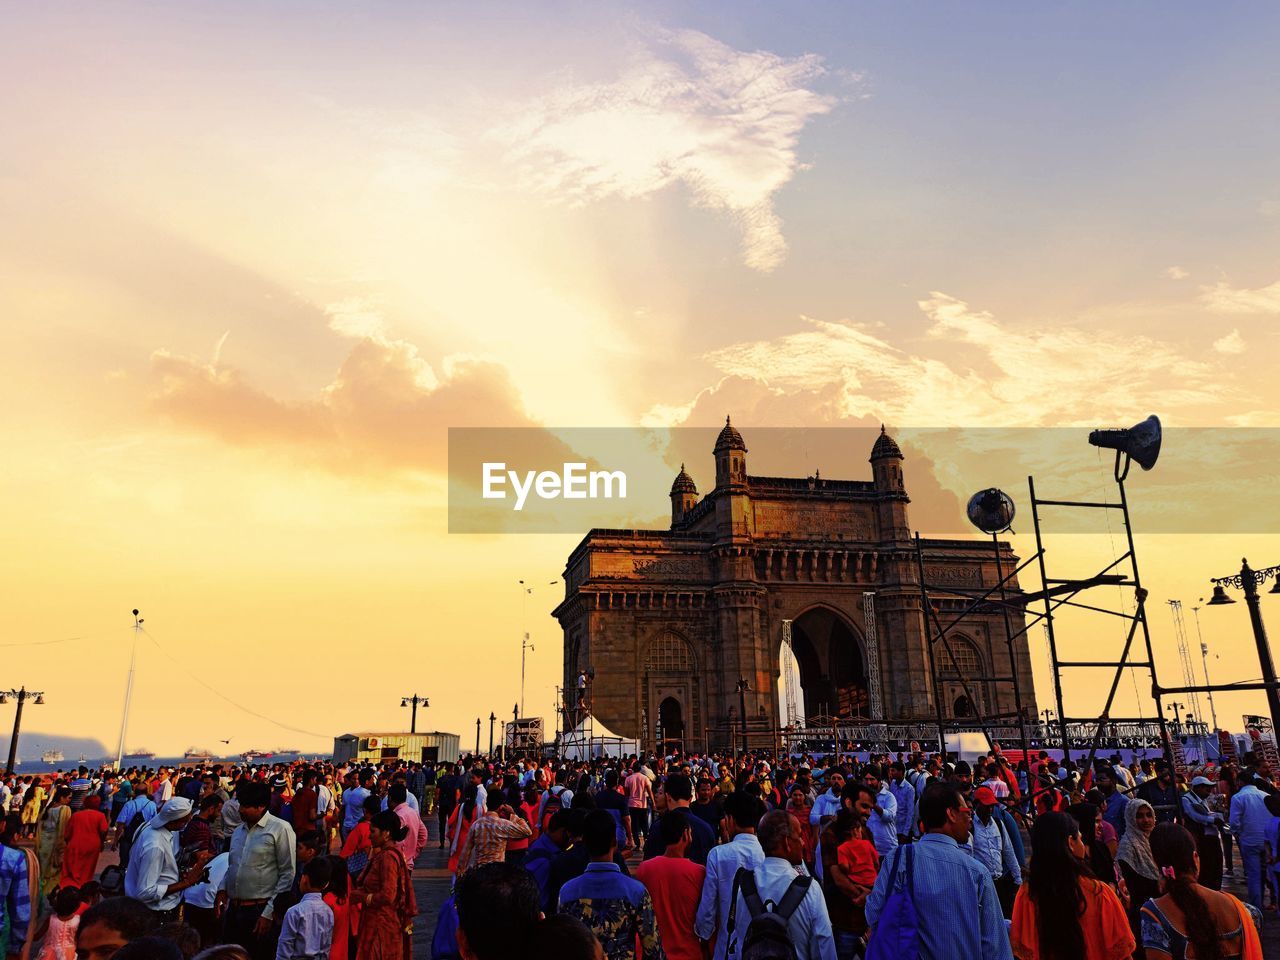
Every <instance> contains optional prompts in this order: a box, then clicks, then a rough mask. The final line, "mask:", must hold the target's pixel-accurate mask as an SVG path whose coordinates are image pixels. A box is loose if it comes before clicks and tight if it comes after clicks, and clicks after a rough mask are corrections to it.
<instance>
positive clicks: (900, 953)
mask: <svg viewBox="0 0 1280 960" xmlns="http://www.w3.org/2000/svg"><path fill="white" fill-rule="evenodd" d="M912 852H913V848H912V847H910V846H906V847H898V849H897V850H895V851H894V853H893V860H892V861H891V863H890V866H889V876H890V877H891V878H892V879H891V880H889V881H888V882H889V885H890V886H889V893H888V895H887V896H886V897H885V898H884V907H883V908H881V910H880V920H879V922H878V923H877V924H876V929H875V933H874V934H872V936H871V939H870V940H869V941H868V943H867V952H866V954H865V958H866V960H908V958H911V960H914V958H915V957H918V956H920V934H919V931H918V930H917V917H916V893H915V888H916V884H915V877H914V871H913V870H912V863H913V857H912ZM904 856H905V857H906V860H907V863H906V870H905V871H904V873H905V878H904V877H903V876H900V875H899V873H898V862H899V861H900V860H902V858H903V857H904Z"/></svg>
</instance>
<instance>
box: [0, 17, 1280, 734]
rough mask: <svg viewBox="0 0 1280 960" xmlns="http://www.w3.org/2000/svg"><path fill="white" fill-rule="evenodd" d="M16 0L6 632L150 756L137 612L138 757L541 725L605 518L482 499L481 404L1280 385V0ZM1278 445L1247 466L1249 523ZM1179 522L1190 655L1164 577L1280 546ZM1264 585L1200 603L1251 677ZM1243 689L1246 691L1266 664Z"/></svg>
mask: <svg viewBox="0 0 1280 960" xmlns="http://www.w3.org/2000/svg"><path fill="white" fill-rule="evenodd" d="M6 19H7V25H6V29H5V31H4V33H3V36H2V37H0V90H2V91H3V94H0V97H2V98H3V103H4V106H5V115H6V122H5V123H4V125H3V127H0V311H2V315H3V317H4V322H3V324H0V402H2V403H3V404H4V406H5V408H6V410H7V412H8V415H7V416H5V417H3V418H0V442H3V445H4V449H5V457H4V459H3V460H2V461H0V478H3V492H4V497H3V506H0V511H2V515H3V522H2V523H0V544H3V550H2V551H0V572H2V573H3V575H4V578H5V580H6V584H7V587H8V589H7V591H6V594H7V599H8V602H7V617H6V628H7V629H6V630H5V631H4V636H3V637H2V638H0V650H3V654H4V659H3V662H4V664H5V667H6V668H7V669H6V670H5V679H4V683H5V684H6V685H13V686H21V685H24V684H25V685H26V686H27V687H29V688H31V689H41V690H43V691H45V694H46V700H47V703H46V704H45V705H44V706H41V707H39V708H35V707H31V710H32V711H35V710H37V709H38V710H39V711H40V712H39V713H34V712H33V713H31V714H28V715H27V717H26V718H24V726H25V728H26V729H27V730H29V731H32V732H31V733H30V734H29V736H31V737H32V738H34V739H35V740H37V741H38V738H39V734H40V732H42V731H43V732H46V733H59V734H69V735H70V734H75V735H80V736H84V735H92V736H96V737H98V738H99V739H100V740H102V742H103V743H105V744H107V745H109V746H111V747H114V745H115V743H116V739H117V737H118V735H119V723H120V714H121V706H122V700H123V691H124V682H125V673H126V670H127V667H128V659H129V651H130V644H131V643H132V639H133V636H134V634H133V631H132V624H133V618H132V616H131V615H130V613H129V611H130V610H131V609H132V608H134V607H138V608H140V609H141V610H142V615H143V617H144V618H145V620H146V623H145V625H144V626H145V630H146V632H145V633H144V634H140V635H139V667H138V680H137V687H136V690H135V696H134V703H133V710H132V715H131V721H130V728H129V736H128V738H127V739H128V741H129V742H128V746H130V747H135V746H139V747H141V746H145V747H149V748H150V749H153V750H156V751H157V752H166V751H171V750H181V749H183V748H185V747H187V746H192V745H195V746H214V745H215V744H216V742H217V741H218V740H224V739H229V740H231V741H232V744H231V746H232V747H233V748H234V749H237V750H239V749H248V748H251V747H253V748H258V749H271V748H273V747H278V746H293V747H300V748H303V749H309V750H317V749H320V748H323V747H325V746H326V745H327V744H329V743H330V742H331V740H330V738H331V737H332V736H334V735H336V734H340V733H343V732H346V731H348V730H357V729H381V728H396V727H398V726H401V725H403V724H404V723H405V722H406V716H405V714H406V713H407V711H404V710H402V709H401V708H400V707H399V703H400V698H401V697H402V696H404V695H407V694H412V693H415V692H416V693H420V694H425V695H429V696H430V698H431V706H430V708H429V709H428V710H427V711H426V713H425V716H423V715H420V720H419V725H420V726H426V727H431V728H438V729H444V730H451V731H454V732H461V733H462V734H463V735H464V737H463V739H464V743H465V742H467V741H468V738H469V736H471V735H473V731H474V723H475V717H476V716H477V715H487V714H488V713H489V712H490V711H491V710H492V711H494V712H496V714H497V715H498V716H499V717H507V716H510V712H511V707H512V704H513V703H514V702H515V701H516V700H517V699H518V698H519V670H520V657H519V653H520V637H521V634H522V633H523V632H524V631H525V630H528V631H529V632H530V633H531V635H532V639H533V642H534V647H535V649H534V651H533V652H532V653H530V654H529V660H528V680H527V683H526V692H525V698H526V701H527V703H528V708H527V709H526V712H527V713H535V712H538V711H541V712H542V713H543V714H545V715H549V714H550V709H551V705H552V702H553V699H554V696H555V694H554V685H555V683H556V682H557V678H558V677H559V672H560V667H559V664H560V655H561V645H560V638H559V634H558V629H557V628H556V625H555V623H554V621H553V620H552V619H551V618H550V617H549V615H548V614H549V611H550V610H551V608H552V607H553V606H554V605H555V603H556V602H557V601H558V599H559V598H560V596H561V595H562V593H561V591H562V590H563V587H562V586H560V585H553V584H552V583H551V581H554V580H557V579H559V578H560V576H561V574H562V572H563V563H564V559H565V557H566V556H567V554H568V552H569V550H570V549H572V547H573V545H574V544H575V543H576V542H577V540H578V538H579V536H580V534H581V532H582V531H577V532H576V533H574V532H570V533H564V534H546V535H505V536H500V535H492V536H487V535H460V534H452V535H451V534H449V533H448V529H447V517H446V512H447V482H446V475H445V469H446V457H447V431H448V428H450V427H461V426H499V427H528V426H548V427H553V428H570V427H634V426H700V427H705V426H711V425H714V424H716V423H719V422H722V420H723V417H724V416H725V414H727V413H731V414H733V416H734V422H735V425H737V426H739V428H740V429H741V430H742V431H743V432H744V435H746V436H747V438H748V444H750V430H751V428H752V427H753V426H754V427H757V428H763V427H778V426H841V425H849V426H860V427H866V426H871V425H875V424H879V423H880V422H885V423H887V424H889V425H890V427H891V429H894V430H911V429H923V428H931V427H962V428H964V427H1030V428H1041V427H1079V428H1081V431H1082V435H1083V432H1084V429H1085V428H1088V427H1093V426H1101V425H1110V426H1123V425H1128V424H1130V423H1133V422H1135V421H1137V420H1140V419H1142V418H1143V417H1145V416H1146V415H1147V414H1149V413H1158V414H1159V415H1160V416H1161V417H1162V419H1163V420H1164V422H1165V423H1166V424H1167V425H1168V426H1170V427H1196V428H1210V429H1220V430H1223V431H1226V430H1229V429H1231V428H1240V427H1256V428H1267V427H1272V426H1276V425H1277V424H1276V421H1277V420H1280V384H1277V382H1276V378H1275V376H1274V373H1273V371H1274V359H1273V357H1274V355H1275V350H1276V345H1277V344H1276V330H1277V328H1276V320H1277V317H1278V316H1280V257H1278V256H1277V252H1278V250H1280V173H1277V166H1276V163H1275V157H1276V156H1277V153H1278V152H1280V150H1278V148H1280V127H1277V125H1276V124H1275V123H1274V119H1273V118H1274V115H1275V112H1276V103H1275V98H1276V90H1277V89H1278V88H1280V86H1278V83H1277V81H1278V80H1280V62H1278V61H1277V59H1276V58H1275V56H1274V44H1273V42H1272V38H1273V37H1274V36H1275V28H1276V26H1277V23H1276V20H1277V19H1280V12H1278V11H1275V10H1272V9H1269V8H1257V7H1254V8H1248V7H1246V6H1244V5H1239V6H1227V7H1217V8H1214V9H1209V8H1205V7H1203V6H1201V5H1196V4H1190V3H1175V4H1166V5H1162V6H1161V7H1160V8H1159V10H1158V11H1157V10H1155V9H1154V8H1153V7H1150V6H1142V5H1136V6H1131V7H1124V8H1116V7H1115V6H1114V5H1111V4H1072V5H1062V4H1037V5H1029V6H1024V7H1020V8H1017V9H1013V8H1011V7H1009V6H1008V5H1004V4H995V3H984V4H968V5H965V6H964V7H946V8H943V7H938V6H936V5H926V4H894V5H883V4H800V5H793V6H790V7H788V9H787V11H786V14H785V16H784V15H782V14H781V13H780V11H779V8H778V7H777V5H776V4H766V3H733V4H728V3H711V4H702V5H698V6H697V7H696V8H692V7H690V6H689V5H685V4H674V3H657V4H650V5H643V4H630V5H624V4H613V3H600V4H591V5H582V4H570V3H566V4H557V3H546V4H513V3H508V4H500V3H495V4H484V5H475V4H463V3H456V4H448V3H432V4H420V3H415V4H407V3H369V4H361V5H358V6H357V5H339V4H301V3H283V2H272V3H254V4H250V3H242V2H227V3H222V4H218V5H217V6H216V7H210V6H208V5H196V4H181V3H179V4H170V5H167V6H165V7H164V8H158V7H155V6H154V5H143V4H130V3H121V4H111V5H105V6H103V5H100V6H96V7H93V8H84V7H83V6H72V5H62V4H41V5H28V6H26V7H23V8H21V9H16V10H13V11H11V12H10V13H9V14H8V16H7V18H6ZM1082 444H1083V440H1082ZM1095 453H1096V452H1095V451H1092V450H1083V451H1082V470H1087V471H1089V472H1090V476H1092V475H1094V474H1096V475H1097V478H1098V479H1097V482H1098V483H1099V484H1105V481H1106V474H1107V471H1108V469H1109V467H1108V465H1107V464H1106V463H1105V462H1104V461H1103V460H1102V459H1100V458H1098V457H1097V456H1096V455H1095ZM1085 458H1087V459H1085ZM921 462H923V461H919V462H918V463H917V468H916V469H918V470H923V469H924V467H923V466H921V465H920V463H921ZM710 466H711V464H710V456H709V451H708V454H707V456H706V459H705V461H704V462H702V463H697V464H690V470H691V472H693V474H694V477H695V479H696V480H698V481H699V486H700V488H702V489H705V487H706V486H707V485H708V481H709V476H710V472H711V471H710ZM809 466H810V465H808V464H797V465H796V469H795V471H794V472H795V474H796V475H804V474H806V473H807V472H808V471H809ZM864 469H867V470H868V471H869V468H864ZM906 469H907V480H908V483H909V484H910V483H911V482H912V464H911V461H908V463H907V468H906ZM1207 469H1209V470H1212V469H1213V462H1212V461H1210V462H1209V463H1208V466H1207ZM866 475H869V473H868V474H866ZM1151 476H1152V477H1154V476H1155V474H1154V473H1153V474H1152V475H1151ZM855 478H856V477H855ZM1273 479H1274V475H1273V471H1264V472H1263V474H1262V475H1261V477H1259V476H1258V475H1256V474H1255V475H1253V476H1251V477H1250V478H1249V481H1248V482H1237V481H1236V478H1234V477H1232V476H1230V475H1229V473H1228V475H1227V476H1225V477H1218V478H1217V480H1218V482H1219V483H1220V484H1221V489H1222V493H1221V496H1222V497H1223V498H1225V499H1227V500H1228V501H1229V502H1232V503H1234V505H1235V511H1236V512H1237V513H1239V514H1243V515H1246V516H1247V515H1249V514H1250V513H1251V511H1254V510H1259V511H1260V510H1264V509H1267V508H1269V503H1267V501H1268V500H1269V499H1270V497H1271V496H1272V495H1273V491H1274V484H1273V483H1271V482H1270V481H1271V480H1273ZM925 482H926V481H925V480H924V479H921V481H920V483H922V484H924V483H925ZM930 482H932V481H930ZM1143 482H1144V478H1143V477H1142V476H1137V477H1135V479H1134V480H1133V481H1132V482H1131V484H1130V488H1131V490H1130V496H1131V500H1133V501H1135V503H1137V504H1142V489H1143V488H1142V484H1143ZM1153 489H1154V488H1153ZM958 492H959V491H957V493H958ZM1011 492H1013V493H1014V494H1015V497H1021V498H1022V500H1023V503H1024V504H1025V491H1018V490H1013V491H1011ZM652 499H653V513H654V514H657V515H660V514H661V513H663V512H664V511H665V509H666V489H665V487H664V488H660V489H655V490H653V491H652ZM1156 508H1157V505H1155V504H1150V503H1149V502H1148V506H1147V509H1156ZM1135 509H1137V510H1138V516H1139V517H1140V516H1141V509H1140V508H1138V507H1136V508H1135ZM1016 529H1017V530H1018V535H1017V537H1016V538H1015V548H1016V549H1018V550H1019V551H1020V552H1022V553H1023V554H1024V555H1026V554H1027V553H1028V552H1029V547H1028V540H1027V535H1028V534H1029V533H1030V528H1029V526H1025V527H1016ZM1246 530H1247V527H1246ZM922 532H924V533H925V534H928V533H929V531H928V530H924V531H922ZM1139 533H1140V536H1139V548H1138V549H1139V557H1140V561H1141V562H1142V564H1143V576H1144V579H1145V580H1146V581H1147V582H1148V585H1149V586H1150V588H1151V590H1152V600H1153V606H1154V607H1155V608H1156V609H1155V612H1154V613H1153V614H1152V617H1151V619H1152V624H1153V630H1154V631H1155V639H1156V643H1157V647H1158V652H1157V658H1158V661H1159V662H1160V664H1161V667H1162V671H1163V673H1164V674H1165V675H1166V682H1170V683H1171V682H1173V680H1174V679H1176V674H1177V671H1178V660H1177V654H1176V648H1175V647H1174V645H1173V634H1172V621H1171V617H1169V616H1168V613H1167V609H1166V602H1167V600H1169V599H1181V600H1182V602H1183V603H1184V605H1185V606H1186V608H1187V609H1188V610H1189V609H1190V607H1191V606H1193V605H1197V604H1198V598H1199V597H1201V596H1207V595H1208V592H1209V586H1208V578H1209V577H1212V576H1222V575H1225V574H1229V573H1231V572H1233V571H1234V570H1236V569H1238V565H1239V561H1240V557H1241V556H1242V555H1247V556H1248V557H1249V558H1250V560H1251V562H1253V563H1254V565H1255V566H1266V565H1269V564H1271V563H1273V562H1274V563H1280V538H1277V537H1275V536H1272V535H1269V534H1268V533H1267V532H1266V531H1265V530H1259V531H1258V532H1256V533H1251V532H1246V533H1241V532H1239V530H1237V531H1236V532H1232V533H1224V534H1221V535H1213V534H1211V533H1200V534H1197V535H1175V534H1159V535H1157V534H1147V535H1141V534H1142V531H1141V529H1139ZM1115 536H1116V531H1114V530H1111V531H1109V532H1099V533H1098V534H1096V535H1094V536H1093V537H1083V538H1079V539H1078V540H1077V539H1068V538H1064V539H1063V540H1061V541H1060V544H1061V545H1060V546H1059V547H1057V548H1055V549H1058V550H1059V551H1060V555H1061V557H1062V559H1063V563H1064V565H1066V564H1069V563H1073V562H1078V563H1079V564H1081V565H1082V566H1087V565H1088V563H1089V562H1092V559H1093V558H1094V554H1095V553H1097V552H1098V551H1101V552H1102V554H1104V555H1105V554H1109V553H1110V551H1111V550H1112V549H1113V547H1114V543H1115ZM1055 556H1057V554H1055ZM522 579H523V580H525V581H527V583H529V584H533V585H535V586H534V592H533V593H532V594H529V595H525V594H523V593H522V590H521V587H520V586H519V583H518V581H519V580H522ZM1243 608H1244V605H1243V604H1238V605H1237V606H1235V607H1229V608H1222V609H1217V608H1215V609H1213V610H1209V611H1202V612H1201V625H1202V629H1203V631H1204V636H1205V640H1206V641H1207V642H1209V643H1210V645H1211V648H1212V650H1213V651H1214V652H1213V654H1212V657H1211V660H1210V669H1211V671H1212V672H1213V679H1214V680H1227V679H1240V680H1246V679H1256V678H1257V677H1258V676H1259V668H1258V664H1257V658H1256V655H1255V654H1254V652H1253V644H1252V639H1251V635H1250V633H1249V630H1248V621H1247V616H1246V615H1245V612H1244V609H1243ZM1271 609H1280V602H1277V600H1276V599H1275V598H1265V597H1264V600H1263V610H1264V616H1267V615H1270V616H1271V617H1272V619H1274V618H1275V614H1270V613H1269V610H1271ZM1188 619H1190V618H1188ZM1278 622H1280V621H1278ZM1107 629H1110V628H1106V629H1102V630H1098V629H1097V628H1095V627H1094V626H1086V625H1081V626H1080V627H1079V641H1078V642H1079V644H1080V648H1081V649H1082V650H1092V651H1094V652H1100V651H1101V650H1102V649H1103V648H1104V647H1105V646H1106V644H1108V643H1111V644H1114V642H1115V638H1114V637H1111V636H1110V634H1108V633H1107V632H1106V631H1107ZM1032 657H1033V662H1034V664H1035V668H1036V671H1037V682H1038V687H1039V689H1040V692H1041V697H1042V699H1045V700H1046V702H1047V692H1048V688H1049V687H1048V672H1047V671H1048V668H1047V662H1046V657H1045V655H1044V652H1043V644H1042V643H1041V642H1040V641H1039V640H1038V639H1037V638H1034V637H1033V644H1032ZM1166 665H1167V666H1166ZM1097 686H1098V685H1097V683H1096V682H1092V683H1090V682H1086V681H1084V680H1072V681H1069V682H1068V697H1072V696H1075V697H1078V698H1079V701H1078V702H1081V703H1084V704H1085V705H1088V704H1089V703H1090V702H1091V698H1094V697H1095V695H1096V687H1097ZM1122 695H1124V691H1123V689H1122ZM1129 695H1130V696H1131V697H1132V691H1130V693H1129ZM1132 703H1133V701H1132V699H1131V700H1130V704H1132ZM1217 706H1218V712H1219V714H1220V715H1225V716H1227V717H1235V720H1234V721H1231V723H1232V724H1234V725H1235V726H1237V727H1238V725H1239V716H1240V714H1242V713H1245V712H1261V710H1262V707H1263V700H1262V698H1261V697H1260V696H1258V695H1245V694H1234V695H1230V696H1221V697H1218V698H1217ZM246 708H247V709H246ZM1148 709H1149V708H1148ZM6 722H7V721H5V720H3V719H2V718H0V723H6ZM1228 725H1230V724H1228ZM486 726H487V725H486ZM469 731H472V733H469ZM486 739H487V735H486Z"/></svg>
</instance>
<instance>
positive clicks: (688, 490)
mask: <svg viewBox="0 0 1280 960" xmlns="http://www.w3.org/2000/svg"><path fill="white" fill-rule="evenodd" d="M697 503H698V487H697V485H696V484H695V483H694V482H693V477H691V476H689V474H687V473H685V470H684V464H683V463H682V464H680V472H679V473H677V474H676V479H675V482H674V483H672V484H671V526H673V527H674V526H675V525H676V524H678V523H679V522H680V521H681V520H683V519H684V515H685V514H686V513H688V512H689V511H690V510H692V509H693V508H694V507H695V506H696V505H697Z"/></svg>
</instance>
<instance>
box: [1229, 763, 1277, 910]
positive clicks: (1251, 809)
mask: <svg viewBox="0 0 1280 960" xmlns="http://www.w3.org/2000/svg"><path fill="white" fill-rule="evenodd" d="M1230 820H1231V832H1232V833H1233V834H1235V838H1236V842H1237V843H1239V844H1240V859H1241V860H1242V861H1244V883H1245V888H1246V889H1247V890H1248V895H1249V902H1250V903H1251V904H1253V905H1254V906H1255V907H1257V908H1258V909H1259V910H1261V909H1262V871H1263V868H1264V864H1263V857H1264V855H1265V850H1266V839H1267V827H1268V825H1270V823H1271V811H1270V810H1268V809H1267V795H1266V794H1265V793H1263V792H1262V791H1261V790H1259V789H1258V788H1257V787H1256V786H1255V785H1254V782H1253V781H1252V780H1250V781H1247V782H1246V783H1245V785H1244V786H1243V787H1241V788H1240V789H1239V790H1237V791H1236V795H1235V796H1234V797H1232V798H1231V818H1230Z"/></svg>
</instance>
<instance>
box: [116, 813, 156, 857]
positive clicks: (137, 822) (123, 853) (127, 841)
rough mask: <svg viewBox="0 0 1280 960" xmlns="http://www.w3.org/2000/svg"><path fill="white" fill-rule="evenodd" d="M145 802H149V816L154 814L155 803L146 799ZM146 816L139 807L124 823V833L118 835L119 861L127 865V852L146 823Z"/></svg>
mask: <svg viewBox="0 0 1280 960" xmlns="http://www.w3.org/2000/svg"><path fill="white" fill-rule="evenodd" d="M146 803H150V804H151V816H153V817H154V816H155V815H156V812H157V810H156V805H155V803H153V802H152V801H150V800H148V801H146ZM147 819H148V818H147V817H146V816H144V815H143V807H139V808H138V811H137V812H136V813H135V814H134V815H133V816H132V817H131V818H130V819H129V822H128V824H126V825H125V828H124V833H123V834H122V835H121V837H120V863H122V864H124V865H126V866H127V865H128V863H129V852H130V851H131V850H132V849H133V841H134V840H136V839H137V838H138V831H139V830H141V829H142V828H143V827H144V826H145V825H146V823H147Z"/></svg>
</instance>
